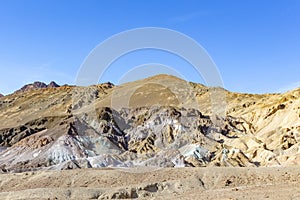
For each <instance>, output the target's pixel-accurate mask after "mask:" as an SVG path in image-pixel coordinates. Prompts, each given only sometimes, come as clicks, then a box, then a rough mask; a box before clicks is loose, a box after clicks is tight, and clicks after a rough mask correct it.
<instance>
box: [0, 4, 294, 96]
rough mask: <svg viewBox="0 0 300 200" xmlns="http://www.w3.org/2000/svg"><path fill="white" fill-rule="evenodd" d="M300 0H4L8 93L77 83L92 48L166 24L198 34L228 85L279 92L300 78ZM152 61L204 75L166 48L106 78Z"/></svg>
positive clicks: (2, 63) (120, 64)
mask: <svg viewBox="0 0 300 200" xmlns="http://www.w3.org/2000/svg"><path fill="white" fill-rule="evenodd" d="M299 10H300V1H298V0H280V1H279V0H251V1H250V0H245V1H241V0H223V1H222V0H218V1H217V0H207V1H202V0H196V1H189V0H185V1H180V0H178V1H173V0H164V1H159V0H151V1H141V0H139V1H133V0H127V1H125V0H119V1H114V0H107V1H106V0H97V1H96V0H95V1H92V0H86V1H84V0H82V1H76V0H69V1H66V0H39V1H38V0H26V1H24V0H0V27H1V29H0V70H1V71H0V93H4V94H8V93H11V92H13V91H14V90H16V89H18V88H20V87H21V86H22V85H24V84H26V83H30V82H33V81H36V80H39V81H43V82H50V81H51V80H55V81H56V82H58V83H59V84H65V83H67V84H74V83H75V80H76V75H77V73H78V70H79V68H80V65H81V64H82V62H83V61H84V59H85V58H86V57H87V55H88V54H89V52H90V51H91V50H92V49H93V48H95V47H96V46H97V45H98V44H99V43H101V42H102V41H104V40H105V39H107V38H109V37H110V36H112V35H114V34H117V33H120V32H122V31H126V30H129V29H134V28H141V27H163V28H168V29H173V30H176V31H179V32H181V33H183V34H186V35H188V36H189V37H191V38H193V39H195V40H196V41H197V42H198V43H199V44H200V45H202V46H203V47H204V48H205V49H206V50H207V52H208V53H209V54H210V56H211V57H212V59H213V60H214V62H215V63H216V65H217V67H218V69H219V71H220V73H221V76H222V79H223V82H224V86H225V88H226V89H228V90H231V91H237V92H250V93H265V92H278V91H282V90H287V89H291V88H294V87H298V86H300V78H299V74H300V12H299ZM145 63H160V64H163V65H166V66H169V67H172V68H174V70H175V71H177V72H178V73H180V74H182V75H183V76H184V77H186V78H187V79H188V80H190V81H194V82H202V83H204V84H205V82H203V80H202V79H201V77H199V76H198V75H197V74H196V73H194V70H193V67H192V66H190V65H189V64H188V63H187V62H185V61H184V60H182V59H181V58H179V57H177V56H175V55H172V54H170V53H166V52H162V51H158V50H142V51H138V52H132V53H130V54H128V55H125V56H123V57H121V58H120V59H118V60H117V61H116V62H114V63H113V64H112V66H111V67H110V68H109V70H107V72H106V73H105V74H104V76H103V77H102V78H101V79H100V81H101V82H104V81H108V80H109V81H111V82H114V83H118V82H119V80H120V79H121V78H122V77H124V74H126V72H128V71H130V70H131V69H132V68H134V67H136V66H139V65H143V64H145Z"/></svg>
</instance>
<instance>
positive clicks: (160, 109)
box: [0, 75, 300, 172]
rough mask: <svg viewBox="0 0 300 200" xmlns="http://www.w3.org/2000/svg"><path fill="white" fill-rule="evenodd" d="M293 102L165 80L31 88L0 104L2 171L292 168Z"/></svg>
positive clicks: (297, 155) (295, 98)
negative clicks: (233, 167)
mask: <svg viewBox="0 0 300 200" xmlns="http://www.w3.org/2000/svg"><path fill="white" fill-rule="evenodd" d="M49 85H50V84H49ZM29 88H31V87H29ZM299 97H300V90H299V89H298V90H294V91H290V92H287V93H284V94H264V95H254V94H240V93H231V92H229V91H226V90H224V89H221V88H207V87H205V86H203V85H201V84H195V83H189V82H186V81H183V80H181V79H179V78H176V77H172V76H167V75H158V76H154V77H150V78H147V79H143V80H139V81H135V82H131V83H126V84H123V85H120V86H114V85H112V84H111V83H105V84H100V85H94V86H90V87H74V86H61V87H51V88H50V87H48V86H47V87H46V88H45V87H44V86H43V88H42V89H34V90H31V89H28V90H24V91H23V92H21V93H20V92H16V93H14V94H12V95H8V96H5V97H3V98H1V99H0V122H1V123H0V168H1V170H2V171H4V172H6V171H17V172H19V171H27V170H37V169H73V168H92V167H94V168H99V167H137V166H152V167H183V166H253V167H255V166H279V165H282V166H286V165H298V164H299V163H300V149H299V144H300V143H299V142H300V138H299V137H300V116H299V115H300V98H299Z"/></svg>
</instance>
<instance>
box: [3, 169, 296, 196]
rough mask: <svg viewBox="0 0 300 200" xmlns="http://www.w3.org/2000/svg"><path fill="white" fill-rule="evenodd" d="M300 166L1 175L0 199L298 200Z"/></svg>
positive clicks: (106, 170)
mask: <svg viewBox="0 0 300 200" xmlns="http://www.w3.org/2000/svg"><path fill="white" fill-rule="evenodd" d="M299 183H300V168H299V167H260V168H231V167H227V168H223V167H219V168H217V167H209V168H164V169H148V168H141V169H138V170H137V169H128V170H125V169H79V170H65V171H39V172H24V173H17V174H1V175H0V199H181V200H182V199H224V200H225V199H226V200H229V199H234V200H238V199H272V200H273V199H274V200H276V199H278V200H279V199H280V200H282V199H295V200H296V199H300V187H299Z"/></svg>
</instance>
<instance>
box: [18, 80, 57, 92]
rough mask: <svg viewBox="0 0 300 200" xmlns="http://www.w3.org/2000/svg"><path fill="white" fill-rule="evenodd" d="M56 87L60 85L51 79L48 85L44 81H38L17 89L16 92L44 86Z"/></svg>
mask: <svg viewBox="0 0 300 200" xmlns="http://www.w3.org/2000/svg"><path fill="white" fill-rule="evenodd" d="M56 87H59V85H58V84H57V83H55V82H54V81H51V82H50V83H49V84H48V85H47V84H45V83H43V82H39V81H36V82H34V83H30V84H27V85H24V86H23V87H22V88H21V89H19V90H17V91H16V92H15V93H20V92H28V91H32V90H37V89H42V88H56Z"/></svg>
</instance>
